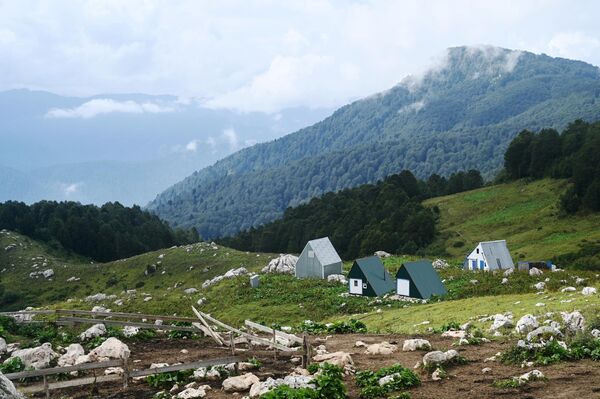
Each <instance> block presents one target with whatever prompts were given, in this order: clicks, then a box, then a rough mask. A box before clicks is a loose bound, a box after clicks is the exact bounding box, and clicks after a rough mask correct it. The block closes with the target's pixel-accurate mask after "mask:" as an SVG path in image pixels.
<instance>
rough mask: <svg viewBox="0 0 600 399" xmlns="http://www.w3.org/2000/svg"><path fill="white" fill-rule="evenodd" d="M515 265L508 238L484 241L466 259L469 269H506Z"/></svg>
mask: <svg viewBox="0 0 600 399" xmlns="http://www.w3.org/2000/svg"><path fill="white" fill-rule="evenodd" d="M514 267H515V265H514V263H513V261H512V258H511V257H510V252H508V247H507V246H506V240H498V241H482V242H480V243H479V244H478V245H477V246H476V247H475V249H474V250H473V252H471V253H470V254H469V255H468V256H467V258H466V259H465V263H464V264H463V268H465V269H467V270H485V271H490V270H505V269H513V268H514Z"/></svg>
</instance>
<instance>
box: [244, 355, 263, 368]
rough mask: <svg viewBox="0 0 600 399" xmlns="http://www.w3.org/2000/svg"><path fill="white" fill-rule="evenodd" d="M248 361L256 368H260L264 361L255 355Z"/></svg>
mask: <svg viewBox="0 0 600 399" xmlns="http://www.w3.org/2000/svg"><path fill="white" fill-rule="evenodd" d="M247 362H248V363H250V364H251V365H253V366H254V367H256V369H260V368H261V367H262V362H261V361H260V360H258V359H257V358H255V357H251V358H250V359H248V360H247Z"/></svg>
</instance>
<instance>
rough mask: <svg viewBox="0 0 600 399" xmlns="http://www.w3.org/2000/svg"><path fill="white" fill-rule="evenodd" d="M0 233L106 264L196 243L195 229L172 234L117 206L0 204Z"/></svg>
mask: <svg viewBox="0 0 600 399" xmlns="http://www.w3.org/2000/svg"><path fill="white" fill-rule="evenodd" d="M0 229H7V230H13V231H17V232H19V233H21V234H24V235H27V236H29V237H31V238H34V239H36V240H40V241H43V242H46V243H48V244H50V245H51V246H52V247H54V248H56V249H65V250H67V251H72V252H74V253H76V254H79V255H83V256H86V257H89V258H92V259H95V260H97V261H110V260H115V259H122V258H126V257H129V256H133V255H137V254H141V253H144V252H148V251H153V250H157V249H159V248H166V247H170V246H173V245H178V244H184V243H189V242H195V241H198V239H199V237H198V233H197V232H196V231H195V230H187V231H183V230H173V229H171V228H170V227H169V226H168V225H167V224H166V223H165V222H163V221H162V220H160V219H159V218H158V217H157V216H155V215H152V214H151V213H149V212H147V211H144V210H142V209H141V208H140V207H138V206H133V207H131V208H129V207H125V206H123V205H121V204H119V203H118V202H114V203H110V202H109V203H106V204H104V205H103V206H101V207H97V206H95V205H81V204H80V203H78V202H54V201H41V202H37V203H35V204H33V205H26V204H25V203H23V202H16V201H7V202H4V203H0Z"/></svg>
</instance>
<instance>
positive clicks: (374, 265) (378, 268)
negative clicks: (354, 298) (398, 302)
mask: <svg viewBox="0 0 600 399" xmlns="http://www.w3.org/2000/svg"><path fill="white" fill-rule="evenodd" d="M348 284H349V287H348V288H349V292H350V293H351V294H356V295H364V296H382V295H385V294H387V293H388V292H391V291H394V288H395V285H396V284H395V281H394V278H393V277H392V275H391V274H390V273H388V271H387V270H385V266H383V263H381V259H379V257H377V256H369V257H367V258H361V259H357V260H355V261H354V264H353V265H352V268H351V269H350V272H349V273H348Z"/></svg>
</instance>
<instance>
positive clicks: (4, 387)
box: [0, 372, 23, 399]
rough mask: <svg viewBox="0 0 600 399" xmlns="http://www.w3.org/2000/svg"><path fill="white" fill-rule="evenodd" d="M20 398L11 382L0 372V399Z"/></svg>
mask: <svg viewBox="0 0 600 399" xmlns="http://www.w3.org/2000/svg"><path fill="white" fill-rule="evenodd" d="M22 397H23V396H21V394H20V393H19V392H17V389H16V388H15V385H14V384H13V383H12V381H11V380H9V379H8V378H6V377H5V376H4V374H2V372H0V399H20V398H22Z"/></svg>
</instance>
